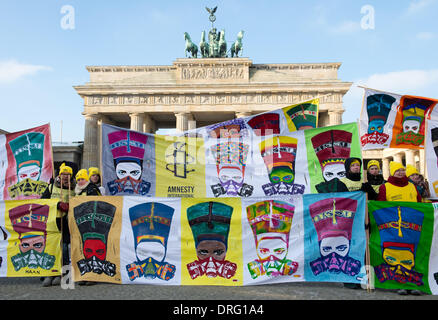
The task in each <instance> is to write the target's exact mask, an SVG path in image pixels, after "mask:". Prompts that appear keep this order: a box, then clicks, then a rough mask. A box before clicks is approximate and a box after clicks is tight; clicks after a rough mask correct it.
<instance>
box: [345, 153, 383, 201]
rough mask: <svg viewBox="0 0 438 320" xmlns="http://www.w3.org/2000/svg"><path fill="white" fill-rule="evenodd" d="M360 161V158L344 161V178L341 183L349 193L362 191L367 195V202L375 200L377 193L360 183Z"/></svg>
mask: <svg viewBox="0 0 438 320" xmlns="http://www.w3.org/2000/svg"><path fill="white" fill-rule="evenodd" d="M361 171H362V160H361V159H360V158H348V159H347V160H345V172H346V174H345V177H344V178H342V179H341V182H342V183H343V184H344V185H345V186H346V188H347V189H348V191H349V192H353V191H363V192H366V193H367V194H368V200H376V199H377V193H376V192H375V191H374V189H373V188H372V187H371V185H368V184H365V183H363V182H362V172H361Z"/></svg>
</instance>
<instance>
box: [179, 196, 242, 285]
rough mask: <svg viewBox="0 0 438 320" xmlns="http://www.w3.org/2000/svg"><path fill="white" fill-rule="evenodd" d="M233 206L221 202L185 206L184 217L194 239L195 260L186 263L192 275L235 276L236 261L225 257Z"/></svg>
mask: <svg viewBox="0 0 438 320" xmlns="http://www.w3.org/2000/svg"><path fill="white" fill-rule="evenodd" d="M232 213H233V207H231V206H229V205H226V204H224V203H220V202H214V201H209V202H202V203H198V204H195V205H193V206H191V207H189V208H187V219H188V222H189V225H190V228H191V229H192V233H193V238H194V240H195V247H196V254H197V257H198V261H194V262H192V263H189V264H188V265H187V269H188V271H189V273H190V276H191V277H192V279H194V278H196V277H198V276H201V275H204V274H206V275H207V276H208V277H216V276H221V277H224V278H227V279H229V278H231V277H232V276H234V274H235V272H236V269H237V265H236V264H235V263H232V262H229V261H226V260H225V256H226V253H227V249H228V234H229V231H230V223H231V215H232Z"/></svg>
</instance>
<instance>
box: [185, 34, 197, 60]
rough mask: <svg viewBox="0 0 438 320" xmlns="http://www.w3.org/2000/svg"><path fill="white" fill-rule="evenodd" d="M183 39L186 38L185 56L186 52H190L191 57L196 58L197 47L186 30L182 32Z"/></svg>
mask: <svg viewBox="0 0 438 320" xmlns="http://www.w3.org/2000/svg"><path fill="white" fill-rule="evenodd" d="M184 40H186V49H185V51H184V52H185V55H186V58H187V52H190V54H191V55H192V58H197V57H198V47H197V46H196V44H194V43H193V42H192V39H190V36H189V34H188V33H187V32H184Z"/></svg>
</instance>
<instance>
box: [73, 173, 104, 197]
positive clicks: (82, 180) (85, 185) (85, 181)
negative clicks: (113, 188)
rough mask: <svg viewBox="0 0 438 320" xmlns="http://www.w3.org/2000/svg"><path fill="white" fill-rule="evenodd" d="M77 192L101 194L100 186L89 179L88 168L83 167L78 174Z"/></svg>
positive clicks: (77, 193) (87, 194)
mask: <svg viewBox="0 0 438 320" xmlns="http://www.w3.org/2000/svg"><path fill="white" fill-rule="evenodd" d="M75 194H76V195H77V196H100V195H101V193H100V191H99V188H98V187H97V186H96V185H95V184H94V183H93V182H90V181H89V178H88V173H87V169H81V170H79V171H78V173H77V174H76V187H75Z"/></svg>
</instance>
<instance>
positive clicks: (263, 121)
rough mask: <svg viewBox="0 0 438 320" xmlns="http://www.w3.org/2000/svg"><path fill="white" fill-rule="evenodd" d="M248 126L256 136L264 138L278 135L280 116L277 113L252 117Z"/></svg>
mask: <svg viewBox="0 0 438 320" xmlns="http://www.w3.org/2000/svg"><path fill="white" fill-rule="evenodd" d="M248 125H249V126H250V127H251V128H252V129H253V131H254V134H255V135H256V136H263V137H264V136H266V135H273V134H279V133H280V115H279V114H278V113H262V114H260V115H257V116H255V117H252V118H251V119H250V120H249V121H248Z"/></svg>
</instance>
